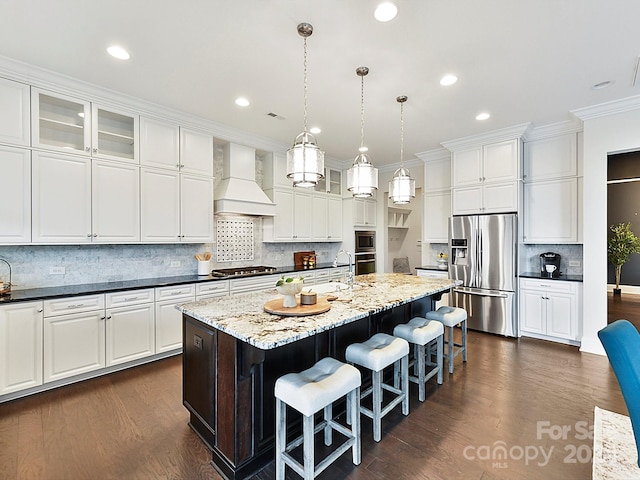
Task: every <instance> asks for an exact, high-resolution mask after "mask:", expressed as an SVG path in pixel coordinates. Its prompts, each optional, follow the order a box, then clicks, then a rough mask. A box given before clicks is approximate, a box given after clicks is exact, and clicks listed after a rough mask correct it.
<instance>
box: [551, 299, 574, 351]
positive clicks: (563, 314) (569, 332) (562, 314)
mask: <svg viewBox="0 0 640 480" xmlns="http://www.w3.org/2000/svg"><path fill="white" fill-rule="evenodd" d="M546 296H547V300H546V303H547V335H550V336H552V337H558V338H566V339H568V340H577V338H576V325H577V304H576V296H575V295H573V294H561V293H555V292H548V293H547V294H546Z"/></svg>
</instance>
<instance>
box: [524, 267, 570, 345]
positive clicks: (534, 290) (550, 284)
mask: <svg viewBox="0 0 640 480" xmlns="http://www.w3.org/2000/svg"><path fill="white" fill-rule="evenodd" d="M581 304H582V284H581V283H579V282H566V281H562V280H542V279H541V280H538V279H529V278H521V279H520V292H519V305H520V331H521V333H522V335H524V336H531V337H536V338H545V339H548V340H554V341H558V342H561V343H568V344H572V345H576V344H578V342H579V339H580V334H581V332H580V325H581V321H582V319H581V310H580V308H581Z"/></svg>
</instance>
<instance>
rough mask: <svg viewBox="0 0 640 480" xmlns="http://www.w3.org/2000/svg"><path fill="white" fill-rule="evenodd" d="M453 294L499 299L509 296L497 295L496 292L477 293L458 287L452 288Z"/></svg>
mask: <svg viewBox="0 0 640 480" xmlns="http://www.w3.org/2000/svg"><path fill="white" fill-rule="evenodd" d="M453 291H454V292H459V293H464V294H465V295H476V296H478V297H500V298H508V297H509V295H508V294H506V293H498V292H488V291H487V292H477V291H474V290H471V289H468V288H464V287H459V288H454V289H453Z"/></svg>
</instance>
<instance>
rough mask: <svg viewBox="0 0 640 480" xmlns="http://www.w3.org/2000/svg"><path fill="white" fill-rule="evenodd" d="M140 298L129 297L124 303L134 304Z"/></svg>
mask: <svg viewBox="0 0 640 480" xmlns="http://www.w3.org/2000/svg"><path fill="white" fill-rule="evenodd" d="M137 299H138V297H129V298H125V299H124V301H125V302H133V301H134V300H137Z"/></svg>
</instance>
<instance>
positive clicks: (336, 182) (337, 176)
mask: <svg viewBox="0 0 640 480" xmlns="http://www.w3.org/2000/svg"><path fill="white" fill-rule="evenodd" d="M314 191H316V192H318V193H328V194H330V195H340V196H342V172H341V171H340V170H336V169H334V168H329V167H325V169H324V178H321V179H320V180H318V183H317V185H316V186H315V187H314Z"/></svg>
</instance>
